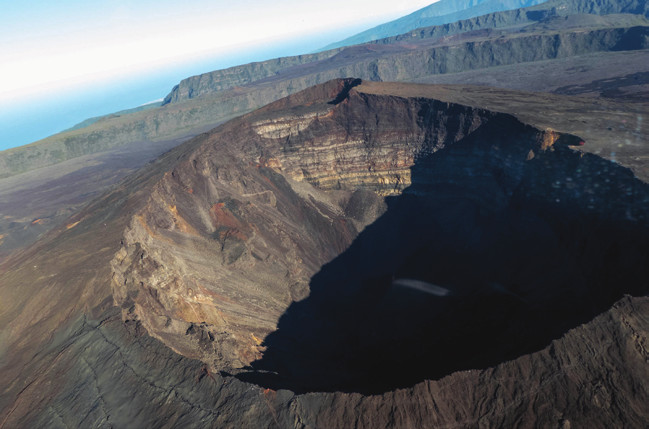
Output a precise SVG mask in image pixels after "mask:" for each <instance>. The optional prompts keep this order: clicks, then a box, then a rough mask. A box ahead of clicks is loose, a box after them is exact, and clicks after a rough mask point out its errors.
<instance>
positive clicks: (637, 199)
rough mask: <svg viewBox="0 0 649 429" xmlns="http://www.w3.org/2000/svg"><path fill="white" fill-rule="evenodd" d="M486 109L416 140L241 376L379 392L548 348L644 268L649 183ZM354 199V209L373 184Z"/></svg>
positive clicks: (647, 273) (630, 289)
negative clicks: (475, 124)
mask: <svg viewBox="0 0 649 429" xmlns="http://www.w3.org/2000/svg"><path fill="white" fill-rule="evenodd" d="M534 133H535V131H534V130H532V129H531V128H529V127H527V126H525V125H523V124H520V123H518V122H514V121H511V122H506V123H499V122H498V121H492V122H489V123H487V124H486V125H483V126H482V127H481V128H480V129H478V131H476V132H475V133H473V134H471V135H470V136H469V137H466V138H464V139H463V140H460V141H459V142H457V143H455V144H453V145H449V146H447V147H446V148H444V149H442V150H439V151H437V152H435V153H432V154H428V155H426V154H422V155H421V156H420V157H419V159H417V161H416V163H415V165H414V166H413V167H412V184H411V185H410V186H409V187H408V188H407V189H406V190H405V191H404V192H403V194H402V195H400V196H397V197H389V198H388V199H387V206H388V209H387V211H386V212H385V213H384V214H383V215H382V216H381V217H380V218H378V219H377V220H376V221H375V222H374V223H373V224H371V225H370V226H368V227H367V228H366V229H365V230H363V231H362V232H361V233H360V235H359V236H358V237H357V238H356V239H355V241H354V242H353V243H352V245H351V246H350V247H349V248H348V249H347V250H346V251H345V252H344V253H342V254H340V255H339V256H338V257H337V258H335V259H334V260H333V261H331V262H330V263H328V264H326V265H325V266H324V267H323V268H322V269H321V271H320V272H319V273H317V274H316V275H315V276H314V277H313V278H312V279H311V283H310V288H311V293H310V296H309V297H308V298H306V299H304V300H303V301H300V302H296V303H294V304H292V305H291V306H290V307H289V308H288V310H287V311H286V313H285V314H284V315H283V316H282V318H281V319H280V323H279V326H278V329H277V331H275V332H273V333H272V334H270V335H269V336H268V337H267V338H266V339H265V345H266V346H267V350H266V352H265V354H264V356H263V358H262V359H260V360H259V361H256V362H254V363H253V365H252V367H251V368H249V369H248V371H246V372H243V373H241V374H239V375H237V377H238V378H240V379H242V380H245V381H249V382H253V383H256V384H258V385H260V386H263V387H268V388H272V389H275V390H277V389H282V388H284V389H290V390H292V391H295V392H312V391H347V392H360V393H363V394H374V393H381V392H385V391H389V390H393V389H396V388H402V387H408V386H412V385H414V384H416V383H418V382H421V381H423V380H426V379H439V378H441V377H444V376H446V375H448V374H451V373H452V372H455V371H459V370H467V369H480V368H486V367H490V366H494V365H497V364H499V363H501V362H504V361H507V360H511V359H514V358H516V357H518V356H521V355H523V354H527V353H530V352H534V351H537V350H540V349H542V348H544V347H546V346H547V345H548V344H549V343H550V342H551V341H552V340H553V339H557V338H560V337H561V336H562V335H563V334H564V333H565V332H566V331H567V330H569V329H571V328H574V327H576V326H578V325H579V324H582V323H585V322H588V321H589V320H591V319H592V318H593V317H594V316H596V315H597V314H599V313H601V312H603V311H605V310H607V309H608V308H609V307H610V306H611V305H612V304H613V303H614V302H615V301H616V300H618V299H619V298H620V297H622V296H623V295H624V294H632V295H644V294H646V293H647V289H648V287H647V286H648V282H647V279H649V260H648V259H649V240H648V238H649V233H648V232H649V229H648V228H647V218H646V214H647V212H648V211H647V207H649V187H648V186H647V185H645V184H644V183H643V182H641V181H639V180H637V179H636V178H635V177H634V176H633V175H632V174H631V172H630V171H629V170H627V169H625V168H623V167H621V166H619V165H617V164H615V163H612V162H609V161H607V160H604V159H602V158H600V157H597V156H595V155H589V154H581V153H578V152H576V151H573V150H572V149H570V148H569V147H568V146H567V145H566V144H565V143H571V141H565V140H566V139H568V140H570V138H569V137H570V136H568V137H563V138H562V139H560V140H559V141H558V142H557V143H556V144H555V145H554V148H553V149H552V150H547V151H545V152H540V153H537V154H536V155H535V156H534V157H533V158H532V159H529V156H528V151H529V148H530V145H529V144H526V142H529V141H531V140H533V139H534V138H535V137H534V135H535V134H534ZM355 197H356V198H354V199H353V200H354V201H355V204H356V209H358V204H359V201H360V204H361V205H362V201H363V191H357V195H356V196H355Z"/></svg>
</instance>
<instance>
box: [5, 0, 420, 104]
mask: <svg viewBox="0 0 649 429" xmlns="http://www.w3.org/2000/svg"><path fill="white" fill-rule="evenodd" d="M430 3H432V0H409V1H394V0H327V1H305V0H273V1H268V0H266V1H261V0H238V1H236V2H233V1H221V0H217V1H201V0H182V1H178V0H137V1H133V0H129V1H127V0H0V55H1V58H2V66H1V67H0V82H2V85H1V86H0V100H4V101H8V100H12V99H16V98H20V99H23V100H24V99H25V98H26V97H29V96H32V95H36V94H37V95H39V96H42V95H43V93H47V92H50V91H52V90H55V89H58V90H60V89H62V88H66V87H70V86H78V85H79V84H83V83H87V82H92V81H96V80H98V79H99V80H105V79H107V78H114V77H117V76H120V75H123V74H128V73H132V72H141V71H146V70H148V69H156V68H160V67H164V66H166V65H168V64H174V63H181V62H184V61H191V60H195V59H196V58H198V57H204V56H206V55H208V54H214V53H228V52H232V51H236V50H244V49H247V48H249V47H250V46H251V45H254V44H256V43H260V42H264V43H272V42H274V41H275V42H279V41H281V40H283V39H288V38H295V37H300V36H303V35H309V34H313V33H317V32H329V33H331V32H332V30H335V29H337V28H345V27H352V26H362V25H363V24H368V25H373V24H376V23H378V22H381V21H385V20H390V19H393V18H396V17H399V16H401V15H404V14H406V13H409V12H412V11H414V10H416V9H419V8H421V7H423V6H426V5H427V4H430ZM332 41H333V40H332Z"/></svg>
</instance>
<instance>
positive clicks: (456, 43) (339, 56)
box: [167, 26, 649, 106]
mask: <svg viewBox="0 0 649 429" xmlns="http://www.w3.org/2000/svg"><path fill="white" fill-rule="evenodd" d="M435 28H438V27H435ZM444 34H445V35H446V34H450V33H448V32H446V31H445V30H444ZM648 35H649V26H636V27H631V28H628V27H621V28H604V29H591V30H581V31H561V30H557V29H556V28H555V29H552V30H551V31H533V30H532V31H530V32H520V33H518V32H517V33H513V34H510V33H508V32H503V33H499V34H496V33H493V32H490V33H486V34H479V33H478V34H473V35H471V36H469V37H465V38H450V39H447V40H441V41H440V40H437V39H435V38H434V37H426V38H425V39H424V40H422V41H419V43H418V44H414V45H408V44H406V43H397V44H388V45H386V46H380V45H377V46H374V45H359V46H352V47H349V48H345V49H342V50H340V52H338V53H336V54H335V55H332V56H330V57H329V58H326V59H323V60H320V61H314V62H311V63H308V64H305V65H304V66H301V67H299V68H288V69H286V70H284V71H280V72H278V73H277V75H275V76H272V77H268V78H266V79H261V80H259V81H257V82H256V84H257V85H260V86H261V88H260V89H262V90H263V89H266V90H267V91H268V90H271V88H264V86H265V85H267V84H270V83H274V87H273V88H277V92H276V94H275V95H274V96H275V97H276V98H280V97H281V96H285V95H288V94H291V93H294V92H296V91H298V90H302V89H305V88H307V87H309V86H312V85H316V84H319V83H322V82H324V81H327V80H329V79H334V78H340V77H347V76H358V77H360V78H362V79H366V80H373V81H412V80H415V79H421V78H422V77H424V76H430V75H436V74H444V73H457V72H462V71H467V70H475V69H481V68H488V67H497V66H503V65H510V64H519V63H526V62H534V61H543V60H552V59H558V58H567V57H571V56H576V55H583V54H589V53H594V52H608V51H624V50H639V49H646V48H647V47H649V42H648V40H649V38H648ZM499 36H502V38H499ZM398 42H401V41H400V40H399V41H398ZM212 73H213V75H212ZM212 73H208V74H205V75H200V76H196V77H193V78H190V79H187V80H185V81H183V82H185V83H184V85H183V86H182V88H183V89H182V91H181V89H180V87H178V88H175V89H174V90H173V91H172V92H171V93H170V94H169V95H168V96H167V99H168V100H174V101H176V102H177V101H181V100H187V99H190V98H192V97H197V96H200V95H207V94H210V93H212V94H216V93H218V92H219V91H221V85H220V84H219V83H218V77H219V76H220V74H221V73H222V71H216V72H212ZM209 82H214V84H213V85H210V84H209ZM240 91H242V92H246V88H245V87H244V88H241V89H240ZM252 96H255V95H254V94H253V95H252ZM258 106H260V105H258Z"/></svg>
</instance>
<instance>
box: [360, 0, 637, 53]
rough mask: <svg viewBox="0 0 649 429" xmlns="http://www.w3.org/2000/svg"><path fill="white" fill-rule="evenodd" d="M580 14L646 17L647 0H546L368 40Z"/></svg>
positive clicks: (453, 32) (432, 35)
mask: <svg viewBox="0 0 649 429" xmlns="http://www.w3.org/2000/svg"><path fill="white" fill-rule="evenodd" d="M579 14H586V15H604V16H605V15H613V14H631V15H636V16H644V17H646V18H649V6H648V4H647V2H646V1H636V0H596V1H591V0H569V1H565V0H549V1H547V2H543V3H541V4H539V5H536V6H531V7H528V8H523V9H514V10H506V11H502V12H494V13H489V14H486V15H481V16H477V17H475V18H471V19H463V20H459V21H455V22H450V23H448V24H444V25H436V26H432V27H424V28H418V29H414V30H412V31H409V32H407V33H404V34H401V35H398V36H393V37H386V38H383V39H379V40H375V41H372V42H369V43H378V44H392V43H395V42H404V41H409V40H410V41H412V40H416V39H430V38H442V37H447V36H452V35H458V34H462V33H468V32H471V31H480V30H481V31H485V30H486V31H489V30H494V29H499V28H515V27H524V26H527V25H531V24H535V23H542V22H544V21H547V20H552V19H555V18H558V17H566V16H569V15H579Z"/></svg>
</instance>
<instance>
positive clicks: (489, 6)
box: [323, 0, 546, 50]
mask: <svg viewBox="0 0 649 429" xmlns="http://www.w3.org/2000/svg"><path fill="white" fill-rule="evenodd" d="M545 1H546V0H440V1H438V2H436V3H433V4H431V5H429V6H426V7H424V8H421V9H419V10H417V11H415V12H413V13H411V14H410V15H406V16H404V17H401V18H399V19H395V20H394V21H390V22H386V23H385V24H381V25H377V26H376V27H373V28H370V29H369V30H366V31H363V32H361V33H358V34H356V35H354V36H351V37H348V38H347V39H344V40H341V41H340V42H336V43H332V44H330V45H327V46H325V47H324V48H323V50H326V49H334V48H339V47H342V46H351V45H358V44H361V43H366V42H371V41H372V40H378V39H383V38H385V37H391V36H396V35H399V34H403V33H406V32H408V31H411V30H414V29H416V28H421V27H430V26H432V25H444V24H448V23H451V22H456V21H460V20H463V19H470V18H474V17H476V16H481V15H486V14H488V13H493V12H501V11H504V10H512V9H518V8H523V7H530V6H535V5H537V4H540V3H544V2H545Z"/></svg>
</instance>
